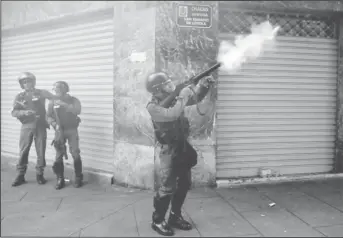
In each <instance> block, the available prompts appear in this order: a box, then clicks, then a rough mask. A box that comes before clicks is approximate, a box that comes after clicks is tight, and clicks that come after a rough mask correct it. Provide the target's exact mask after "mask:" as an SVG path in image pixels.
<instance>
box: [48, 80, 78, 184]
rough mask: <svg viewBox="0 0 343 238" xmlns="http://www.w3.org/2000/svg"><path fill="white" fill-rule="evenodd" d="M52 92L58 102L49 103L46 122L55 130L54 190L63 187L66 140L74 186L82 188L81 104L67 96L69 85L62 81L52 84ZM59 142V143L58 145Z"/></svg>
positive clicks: (74, 98)
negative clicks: (70, 158)
mask: <svg viewBox="0 0 343 238" xmlns="http://www.w3.org/2000/svg"><path fill="white" fill-rule="evenodd" d="M54 91H55V93H56V96H57V97H58V100H54V101H51V102H50V103H49V106H48V112H47V121H48V122H49V124H50V125H51V126H52V127H53V128H54V129H55V143H54V147H55V150H56V158H55V162H54V164H53V166H52V169H53V171H54V173H55V174H56V176H57V183H56V186H55V188H56V189H61V188H63V187H64V185H65V181H64V164H63V156H64V155H65V154H66V153H67V152H66V150H65V149H64V148H65V142H66V140H68V144H69V151H70V153H71V155H72V157H73V160H74V172H75V181H74V186H75V187H76V188H79V187H81V186H82V180H83V174H82V161H81V156H80V147H79V133H78V130H77V128H78V126H79V124H80V118H79V117H78V115H80V114H81V103H80V101H79V100H78V99H77V98H76V97H72V96H70V95H69V94H68V92H69V85H68V84H67V83H66V82H64V81H58V82H56V83H55V84H54ZM58 142H61V143H58Z"/></svg>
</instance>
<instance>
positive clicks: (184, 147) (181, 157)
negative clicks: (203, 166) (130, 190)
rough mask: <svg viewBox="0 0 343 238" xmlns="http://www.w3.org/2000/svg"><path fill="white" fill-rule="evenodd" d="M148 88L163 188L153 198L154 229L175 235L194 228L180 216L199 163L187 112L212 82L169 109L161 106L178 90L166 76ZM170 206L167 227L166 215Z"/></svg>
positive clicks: (153, 78) (152, 78) (151, 79)
mask: <svg viewBox="0 0 343 238" xmlns="http://www.w3.org/2000/svg"><path fill="white" fill-rule="evenodd" d="M146 88H147V90H148V91H149V92H150V93H151V94H152V100H151V101H150V102H149V103H148V105H147V109H148V111H149V113H150V115H151V119H152V122H153V126H154V130H155V136H156V139H157V141H158V143H157V144H158V146H159V147H160V154H159V157H160V169H161V171H160V174H161V178H160V179H161V181H160V188H159V189H158V191H157V192H156V195H155V196H154V208H155V211H154V212H153V215H152V228H153V229H154V230H155V231H157V232H158V233H160V234H161V235H165V236H172V235H174V231H173V230H172V227H175V228H178V229H182V230H190V229H192V226H191V224H190V223H189V222H187V221H186V220H184V218H183V217H182V215H181V207H182V205H183V203H184V201H185V198H186V195H187V192H188V190H189V189H190V186H191V168H192V167H193V166H195V165H196V163H197V153H196V151H195V150H194V148H193V147H192V146H191V145H190V144H189V142H188V141H187V138H188V135H189V122H188V119H187V118H186V117H185V115H184V108H185V107H186V106H189V105H193V104H195V103H196V102H197V101H201V100H202V99H203V98H204V97H205V96H206V94H207V92H208V90H209V78H205V79H204V80H201V81H200V82H199V83H198V85H196V86H192V87H185V88H184V89H182V90H181V92H180V94H179V96H178V97H177V98H176V99H175V100H174V102H173V105H172V106H171V107H170V108H164V107H162V106H160V105H159V103H160V102H161V101H162V100H163V99H165V98H166V97H167V96H168V95H169V94H170V93H172V92H173V91H174V90H175V85H174V84H173V82H172V81H171V80H170V79H169V77H168V75H167V74H165V73H153V74H151V75H149V76H148V78H147V81H146ZM170 203H171V212H170V215H169V219H168V223H166V222H165V215H166V212H167V210H168V207H169V204H170Z"/></svg>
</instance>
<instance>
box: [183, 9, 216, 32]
mask: <svg viewBox="0 0 343 238" xmlns="http://www.w3.org/2000/svg"><path fill="white" fill-rule="evenodd" d="M176 23H177V25H178V26H179V27H195V28H211V26H212V7H211V6H207V5H188V4H179V5H177V6H176Z"/></svg>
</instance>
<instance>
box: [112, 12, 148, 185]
mask: <svg viewBox="0 0 343 238" xmlns="http://www.w3.org/2000/svg"><path fill="white" fill-rule="evenodd" d="M114 22H115V24H114V41H115V42H114V49H115V51H114V62H115V69H114V71H115V72H114V81H113V83H114V160H113V162H114V174H113V175H114V179H115V181H116V182H118V183H121V184H126V185H130V186H136V187H144V188H152V187H153V184H154V177H153V174H154V173H153V171H154V147H153V145H154V135H153V130H152V124H151V120H150V115H149V113H148V111H147V110H146V105H147V103H148V101H149V100H150V97H151V95H150V94H149V93H148V92H147V91H146V89H145V84H144V83H145V78H146V75H147V74H149V73H151V72H153V71H154V70H155V9H154V8H148V9H144V10H139V11H138V10H137V11H131V12H129V13H123V12H122V13H120V12H118V13H115V19H114ZM116 23H120V24H116ZM132 52H136V53H143V54H145V55H146V60H143V61H142V62H132V61H131V60H130V55H131V53H132Z"/></svg>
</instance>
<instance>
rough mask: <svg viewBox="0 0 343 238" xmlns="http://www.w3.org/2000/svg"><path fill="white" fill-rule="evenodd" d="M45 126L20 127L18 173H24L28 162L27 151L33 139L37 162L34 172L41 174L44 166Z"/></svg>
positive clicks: (28, 151)
mask: <svg viewBox="0 0 343 238" xmlns="http://www.w3.org/2000/svg"><path fill="white" fill-rule="evenodd" d="M46 138H47V134H46V128H45V127H41V126H37V127H36V128H25V127H22V128H21V130H20V138H19V161H18V164H17V171H18V174H19V175H25V173H26V170H27V164H28V162H29V153H30V149H31V145H32V142H33V140H34V141H35V147H36V153H37V164H36V173H37V174H38V175H42V174H43V172H44V168H45V166H46V161H45V150H46Z"/></svg>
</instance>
